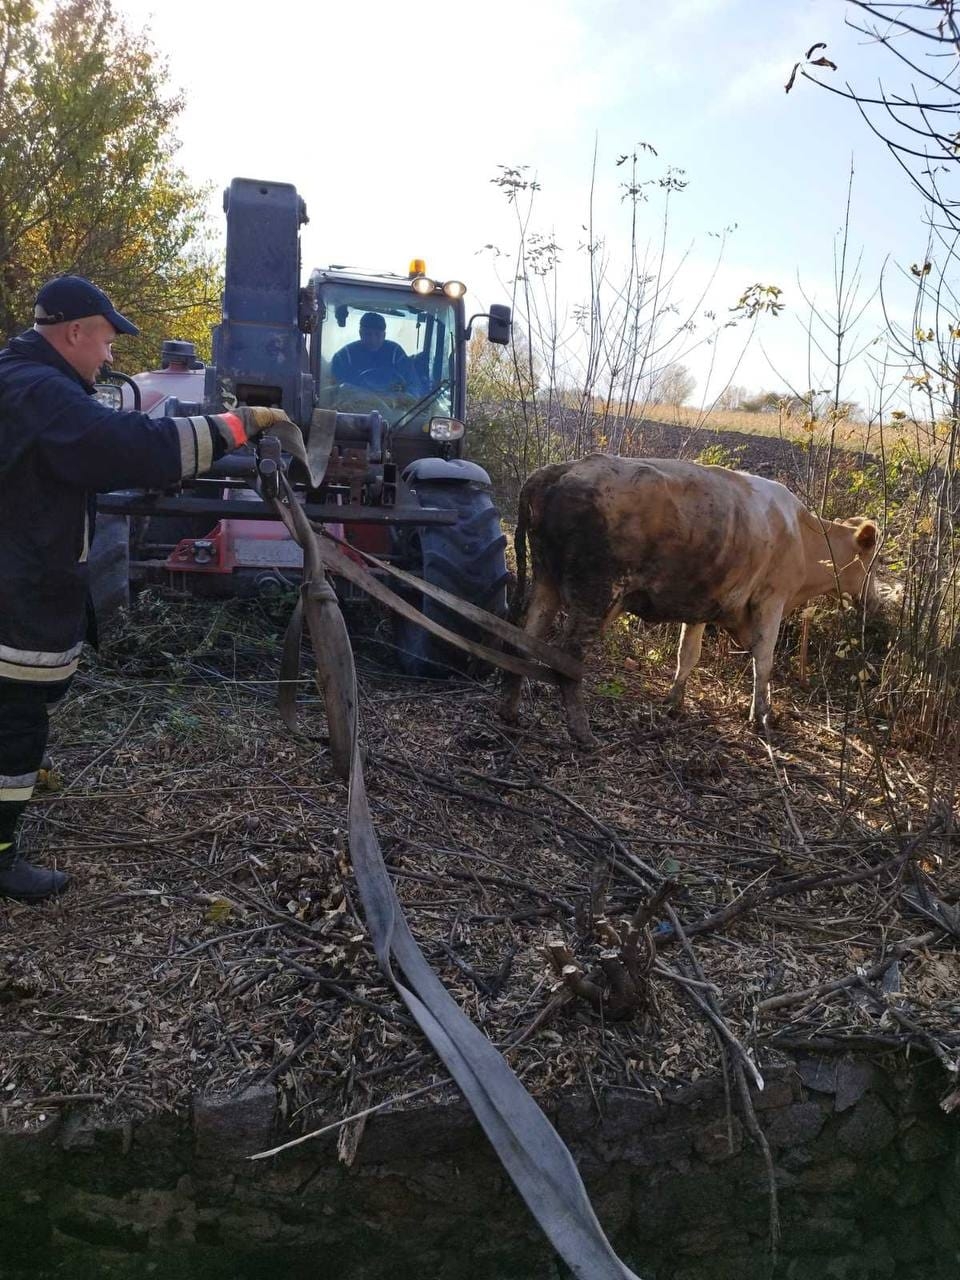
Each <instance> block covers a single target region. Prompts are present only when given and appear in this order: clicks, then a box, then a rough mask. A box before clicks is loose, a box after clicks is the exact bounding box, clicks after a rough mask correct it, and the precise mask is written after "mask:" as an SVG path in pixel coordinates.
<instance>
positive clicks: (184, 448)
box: [174, 418, 200, 480]
mask: <svg viewBox="0 0 960 1280" xmlns="http://www.w3.org/2000/svg"><path fill="white" fill-rule="evenodd" d="M174 422H175V423H176V425H177V435H178V436H179V437H180V476H181V479H184V480H187V479H189V478H190V477H191V476H195V475H197V471H198V463H199V454H200V442H199V440H198V439H197V428H196V427H195V426H194V421H193V418H174Z"/></svg>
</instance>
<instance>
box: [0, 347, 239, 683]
mask: <svg viewBox="0 0 960 1280" xmlns="http://www.w3.org/2000/svg"><path fill="white" fill-rule="evenodd" d="M93 390H94V388H93V387H92V385H91V384H90V383H89V382H87V381H86V380H85V379H84V378H83V377H81V375H80V374H79V373H77V372H76V371H75V370H74V369H73V368H72V367H71V366H70V365H69V364H68V363H67V362H66V361H65V360H64V359H62V357H61V356H60V355H59V354H58V352H57V351H55V350H54V348H53V347H52V346H51V345H50V344H49V343H48V342H47V341H46V339H45V338H44V337H43V336H42V335H41V334H39V333H37V332H35V331H34V330H28V331H27V332H26V333H23V334H21V335H20V337H18V338H14V339H13V340H12V341H11V343H10V345H9V346H8V347H6V348H4V350H2V351H0V679H6V680H17V681H26V682H30V683H33V682H43V683H46V682H55V681H60V680H65V679H67V678H68V677H69V676H71V675H72V674H73V673H74V671H75V670H76V667H77V662H78V660H79V655H80V649H81V647H82V645H83V641H84V638H85V635H86V631H87V597H88V568H87V555H88V551H89V547H90V539H91V536H92V531H93V513H94V509H95V502H96V499H95V495H96V494H97V493H98V492H101V493H102V492H106V491H107V490H110V489H118V488H125V487H131V488H166V487H168V486H170V485H174V484H177V483H178V482H179V481H180V480H181V479H182V478H183V477H185V476H192V475H196V474H197V473H198V471H201V470H206V469H207V467H209V466H210V464H211V462H212V461H213V460H215V459H216V458H219V457H221V456H222V454H223V453H224V452H225V449H226V446H225V443H224V441H223V440H222V438H221V436H220V433H219V432H218V431H217V430H216V429H215V427H214V426H213V425H212V424H211V423H209V422H208V421H207V420H206V418H148V417H147V415H146V414H144V413H119V412H117V411H116V410H115V409H110V408H108V407H107V406H106V405H103V404H101V403H100V402H99V401H98V400H96V399H94V398H93Z"/></svg>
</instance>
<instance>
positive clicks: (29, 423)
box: [0, 276, 288, 902]
mask: <svg viewBox="0 0 960 1280" xmlns="http://www.w3.org/2000/svg"><path fill="white" fill-rule="evenodd" d="M121 333H125V334H134V335H135V334H137V333H139V330H138V329H137V327H136V326H135V325H134V324H132V323H131V322H130V321H129V320H128V319H126V317H125V316H122V315H121V314H120V313H119V312H118V311H117V310H116V309H115V308H114V306H113V304H112V303H111V302H110V299H109V298H108V297H107V295H106V294H105V293H104V292H103V291H102V290H100V289H98V288H97V287H96V285H94V284H91V283H90V281H89V280H84V279H82V278H81V277H79V276H60V277H58V278H57V279H55V280H51V281H49V282H48V283H47V284H45V285H44V286H43V288H42V289H41V290H40V293H39V294H38V295H37V301H36V306H35V308H34V326H33V328H32V329H28V330H27V331H26V332H25V333H22V334H21V335H20V336H19V337H18V338H14V339H13V340H12V341H11V343H10V345H9V346H8V347H6V348H4V350H3V351H0V896H3V897H8V898H18V899H20V900H21V901H26V902H32V901H38V900H40V899H42V898H47V897H49V896H50V895H51V894H55V893H59V892H61V891H62V890H63V889H64V888H65V887H66V884H67V880H68V877H67V876H66V874H65V873H64V872H62V871H59V870H53V869H47V868H43V867H37V866H33V865H32V864H31V863H29V862H28V861H27V860H26V859H25V858H24V857H23V856H22V854H21V853H20V851H19V849H18V846H17V834H16V833H17V827H18V824H19V821H20V816H21V814H22V812H23V810H24V808H25V807H26V804H27V801H28V800H29V799H30V796H31V795H32V794H33V788H34V786H35V784H36V781H37V773H38V770H39V768H40V765H41V762H42V760H43V757H44V750H45V747H46V742H47V727H48V720H47V716H48V710H49V708H50V707H51V706H52V705H53V704H54V703H56V702H58V701H59V700H60V699H61V698H62V697H63V695H64V694H65V693H66V691H67V688H68V687H69V684H70V681H71V680H72V678H73V674H74V672H75V671H76V669H77V663H78V662H79V657H80V650H81V648H82V646H83V642H84V639H85V637H86V635H87V626H88V622H87V601H88V593H89V587H88V568H87V555H88V551H89V546H90V538H91V534H92V525H93V519H92V517H93V513H94V510H95V495H96V494H97V493H100V492H106V491H108V490H110V489H119V488H127V487H130V488H157V489H161V488H167V487H169V486H171V485H175V484H177V483H178V482H179V481H180V480H181V479H184V478H186V477H188V476H195V475H200V474H202V473H203V472H204V471H206V470H208V469H209V467H210V466H211V465H212V463H213V462H214V461H216V459H217V458H220V457H222V456H223V454H225V453H229V452H230V451H231V450H233V449H237V448H240V447H241V446H242V445H244V444H245V443H246V442H247V440H248V439H249V438H250V437H252V436H254V435H256V434H257V433H258V432H260V431H263V430H265V429H267V428H268V427H269V426H271V425H272V424H274V423H276V422H280V421H283V422H286V421H288V419H287V416H286V414H285V413H283V411H282V410H280V409H253V408H247V407H241V408H238V409H234V410H232V411H231V412H229V413H219V414H212V415H207V416H202V417H201V416H197V417H193V418H148V417H147V415H146V414H143V413H121V412H117V411H116V410H114V409H110V408H107V407H106V406H105V405H102V404H100V403H99V401H97V400H96V399H95V398H94V396H93V391H94V386H93V383H94V380H95V379H96V377H97V373H98V371H99V369H100V368H101V366H102V365H103V364H104V363H109V362H111V361H112V359H113V351H112V343H113V340H114V338H115V337H116V336H117V334H121Z"/></svg>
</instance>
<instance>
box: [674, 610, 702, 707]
mask: <svg viewBox="0 0 960 1280" xmlns="http://www.w3.org/2000/svg"><path fill="white" fill-rule="evenodd" d="M705 628H706V623H704V622H695V623H690V622H685V623H684V624H683V626H682V627H681V628H680V646H679V648H678V649H677V672H676V675H675V676H674V677H673V684H672V685H671V686H670V692H669V693H668V694H667V707H668V709H669V711H670V714H671V715H678V714H679V713H680V711H681V709H682V707H683V695H684V692H685V690H686V687H687V677H688V676H689V674H690V672H691V671H692V670H693V668H694V667H695V666H696V665H697V663H698V662H699V661H700V647H701V645H702V644H703V633H704V630H705Z"/></svg>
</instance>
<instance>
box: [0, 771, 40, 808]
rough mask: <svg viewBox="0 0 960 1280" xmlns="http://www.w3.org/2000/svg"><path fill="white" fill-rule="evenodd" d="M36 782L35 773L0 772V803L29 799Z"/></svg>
mask: <svg viewBox="0 0 960 1280" xmlns="http://www.w3.org/2000/svg"><path fill="white" fill-rule="evenodd" d="M36 783H37V773H36V770H34V772H33V773H14V774H6V775H4V774H2V773H0V804H4V803H6V804H9V803H11V802H13V803H15V802H16V801H18V800H29V799H30V797H31V796H32V795H33V788H34V787H35V786H36Z"/></svg>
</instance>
